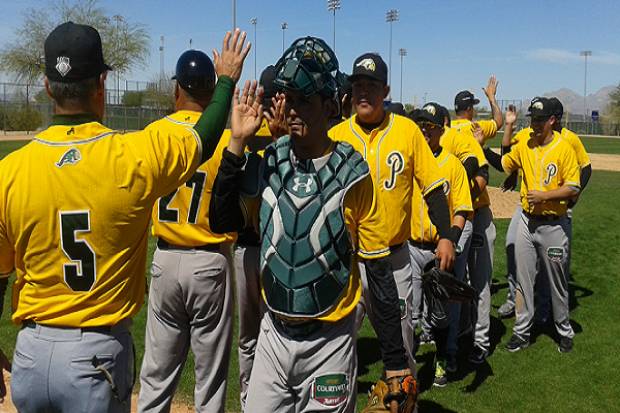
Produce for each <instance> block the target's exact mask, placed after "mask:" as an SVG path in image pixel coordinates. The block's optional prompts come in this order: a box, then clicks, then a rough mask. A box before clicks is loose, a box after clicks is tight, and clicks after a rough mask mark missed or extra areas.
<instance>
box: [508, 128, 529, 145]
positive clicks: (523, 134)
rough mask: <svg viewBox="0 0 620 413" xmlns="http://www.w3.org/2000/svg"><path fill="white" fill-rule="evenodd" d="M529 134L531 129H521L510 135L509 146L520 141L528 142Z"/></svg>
mask: <svg viewBox="0 0 620 413" xmlns="http://www.w3.org/2000/svg"><path fill="white" fill-rule="evenodd" d="M530 132H532V129H530V128H524V129H521V130H520V131H519V132H517V133H515V134H514V135H512V138H511V139H510V145H511V146H513V145H516V144H517V143H519V142H521V141H522V140H528V139H529V137H530Z"/></svg>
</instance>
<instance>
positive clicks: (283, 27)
mask: <svg viewBox="0 0 620 413" xmlns="http://www.w3.org/2000/svg"><path fill="white" fill-rule="evenodd" d="M280 27H281V28H282V53H284V31H285V30H286V29H288V23H287V22H282V26H280Z"/></svg>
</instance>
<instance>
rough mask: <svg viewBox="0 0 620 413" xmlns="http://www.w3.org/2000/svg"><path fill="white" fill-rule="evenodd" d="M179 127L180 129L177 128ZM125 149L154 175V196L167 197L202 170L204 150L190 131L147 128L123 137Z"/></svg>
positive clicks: (188, 127) (152, 187)
mask: <svg viewBox="0 0 620 413" xmlns="http://www.w3.org/2000/svg"><path fill="white" fill-rule="evenodd" d="M175 126H177V125H175ZM122 139H124V145H125V147H126V148H127V149H128V150H132V151H134V152H135V154H136V158H137V159H142V160H144V163H145V165H144V166H145V167H146V168H147V169H148V170H149V171H150V173H151V175H152V179H153V182H152V186H151V192H152V193H151V194H149V195H152V196H153V197H155V198H159V197H161V196H164V195H167V194H169V193H170V192H172V191H174V190H175V189H177V188H178V187H179V186H180V185H181V184H183V183H184V182H185V181H187V180H188V179H189V178H190V177H191V176H192V174H193V173H194V172H195V171H196V169H197V168H198V166H199V162H200V157H201V152H202V146H201V143H200V138H199V136H198V134H197V132H196V131H195V130H194V129H193V128H192V127H191V126H187V127H185V128H179V127H173V128H172V127H171V128H166V127H157V128H156V127H148V128H147V129H145V130H143V131H138V132H133V133H128V134H126V135H122Z"/></svg>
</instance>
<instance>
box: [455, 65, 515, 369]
mask: <svg viewBox="0 0 620 413" xmlns="http://www.w3.org/2000/svg"><path fill="white" fill-rule="evenodd" d="M483 90H484V93H485V94H486V96H487V99H488V101H489V104H490V106H491V110H492V114H493V120H488V121H478V122H476V123H477V125H478V127H480V128H481V129H482V132H483V134H484V137H485V139H490V138H491V137H493V136H495V133H496V132H497V130H498V129H499V128H501V127H502V125H503V119H502V113H501V110H500V109H499V106H498V105H497V101H496V99H495V93H496V92H497V81H496V79H495V76H491V77H490V78H489V82H488V84H487V87H486V88H483ZM478 103H480V101H479V100H478V99H476V98H475V97H474V95H473V94H472V93H471V92H469V91H462V92H459V93H458V94H457V95H456V97H455V99H454V106H455V112H456V119H454V120H452V123H451V127H452V128H454V129H456V130H458V131H459V132H461V133H463V134H468V135H471V136H472V137H473V130H474V127H475V125H474V123H473V122H472V121H473V116H474V106H475V105H476V104H478ZM488 174H489V170H488V165H484V166H481V167H480V168H479V170H478V172H477V175H476V177H475V179H474V186H473V187H472V197H473V198H474V203H473V206H474V218H473V234H472V236H471V240H470V245H469V253H468V270H469V280H470V283H471V285H472V286H473V287H474V288H475V289H476V290H477V291H478V293H479V297H478V302H477V304H476V313H477V314H476V326H475V332H474V346H473V349H472V352H471V354H470V355H469V361H470V362H471V363H474V364H481V363H483V362H484V361H485V360H486V357H487V356H488V354H489V346H490V342H489V328H490V325H491V323H490V321H491V319H490V312H491V278H492V276H493V247H494V243H495V235H496V233H495V225H494V224H493V214H492V212H491V209H490V207H489V205H490V199H489V194H488V191H487V189H486V186H487V183H488V181H489V175H488Z"/></svg>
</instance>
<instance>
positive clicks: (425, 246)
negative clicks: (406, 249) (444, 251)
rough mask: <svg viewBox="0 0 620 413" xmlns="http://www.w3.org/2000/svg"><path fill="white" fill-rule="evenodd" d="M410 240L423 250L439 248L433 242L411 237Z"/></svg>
mask: <svg viewBox="0 0 620 413" xmlns="http://www.w3.org/2000/svg"><path fill="white" fill-rule="evenodd" d="M409 242H410V243H411V245H413V246H414V247H416V248H418V249H421V250H425V251H433V252H435V250H436V249H437V244H433V243H431V242H419V241H414V240H412V239H410V240H409Z"/></svg>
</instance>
